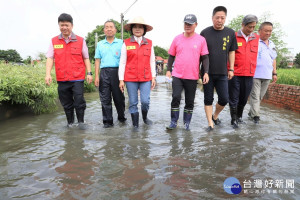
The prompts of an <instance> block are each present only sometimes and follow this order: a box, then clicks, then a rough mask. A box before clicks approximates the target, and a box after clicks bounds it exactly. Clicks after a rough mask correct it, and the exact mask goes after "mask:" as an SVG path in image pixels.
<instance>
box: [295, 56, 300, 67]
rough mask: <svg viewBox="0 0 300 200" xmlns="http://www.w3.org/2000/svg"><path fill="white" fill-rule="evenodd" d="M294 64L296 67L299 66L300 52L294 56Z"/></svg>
mask: <svg viewBox="0 0 300 200" xmlns="http://www.w3.org/2000/svg"><path fill="white" fill-rule="evenodd" d="M295 65H296V67H300V53H297V55H296V57H295Z"/></svg>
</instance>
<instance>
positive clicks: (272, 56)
mask: <svg viewBox="0 0 300 200" xmlns="http://www.w3.org/2000/svg"><path fill="white" fill-rule="evenodd" d="M272 30H273V24H272V23H271V22H263V23H262V24H261V25H260V27H259V30H258V33H259V37H260V38H259V44H258V56H257V65H256V70H255V75H254V79H253V86H252V90H251V94H250V106H251V108H250V111H249V113H248V115H249V116H250V118H252V119H253V121H254V123H256V124H257V123H259V120H260V117H259V111H260V102H261V100H262V99H263V97H264V95H265V94H266V92H267V89H268V86H269V83H270V80H271V79H273V83H275V82H276V81H277V73H276V57H277V53H276V48H275V44H274V43H273V42H272V41H271V40H269V38H270V37H271V34H272Z"/></svg>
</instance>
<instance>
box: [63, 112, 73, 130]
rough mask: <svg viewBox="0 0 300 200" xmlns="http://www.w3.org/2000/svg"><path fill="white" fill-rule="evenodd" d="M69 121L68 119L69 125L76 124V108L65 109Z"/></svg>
mask: <svg viewBox="0 0 300 200" xmlns="http://www.w3.org/2000/svg"><path fill="white" fill-rule="evenodd" d="M65 113H66V117H67V121H68V125H67V126H68V127H72V125H73V124H74V109H69V110H65Z"/></svg>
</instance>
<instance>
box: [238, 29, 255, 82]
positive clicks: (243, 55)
mask: <svg viewBox="0 0 300 200" xmlns="http://www.w3.org/2000/svg"><path fill="white" fill-rule="evenodd" d="M235 35H236V40H237V43H238V49H237V50H236V51H235V61H234V75H235V76H254V74H255V69H256V61H257V52H258V42H259V36H258V35H257V34H255V33H254V34H251V35H250V36H249V40H248V42H246V40H245V38H244V37H243V35H242V34H241V32H240V31H239V32H237V33H235Z"/></svg>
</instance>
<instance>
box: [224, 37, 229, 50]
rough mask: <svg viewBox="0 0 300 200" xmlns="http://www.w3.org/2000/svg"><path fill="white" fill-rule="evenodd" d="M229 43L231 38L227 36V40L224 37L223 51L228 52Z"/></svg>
mask: <svg viewBox="0 0 300 200" xmlns="http://www.w3.org/2000/svg"><path fill="white" fill-rule="evenodd" d="M227 43H229V36H227V38H226V37H223V50H224V51H225V50H226V47H227Z"/></svg>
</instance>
